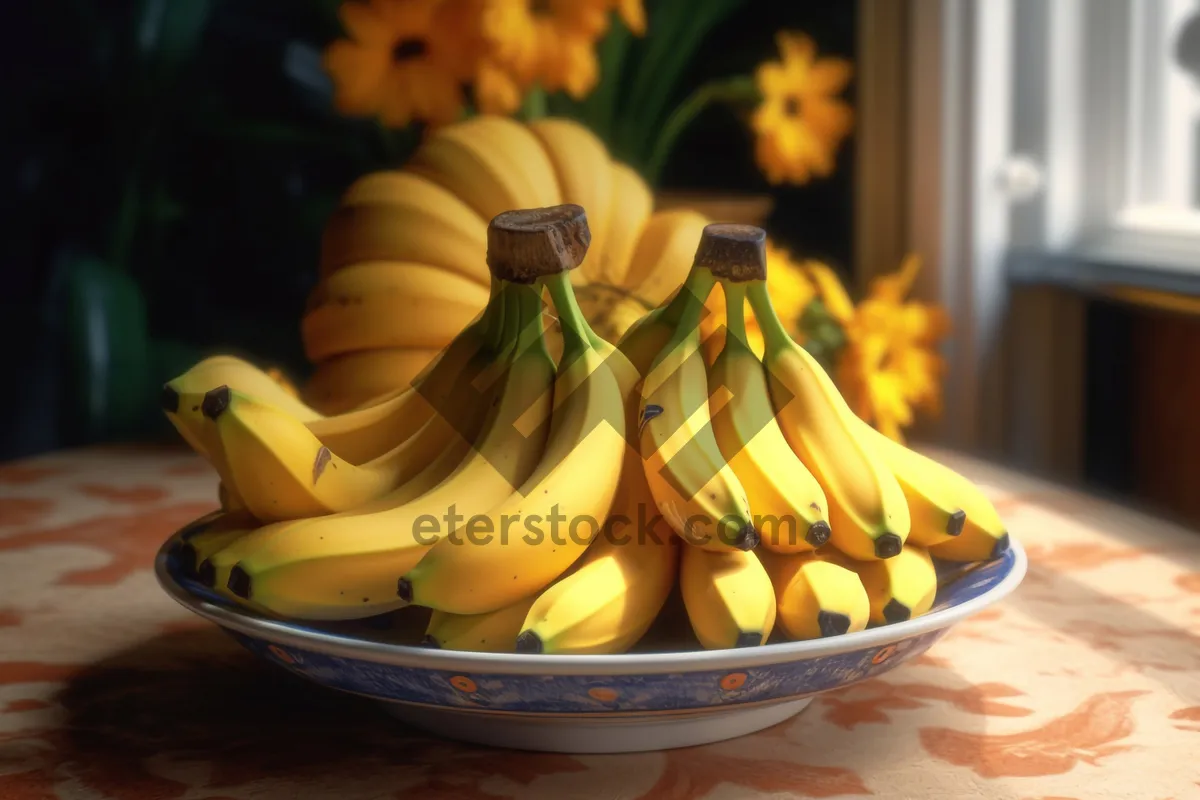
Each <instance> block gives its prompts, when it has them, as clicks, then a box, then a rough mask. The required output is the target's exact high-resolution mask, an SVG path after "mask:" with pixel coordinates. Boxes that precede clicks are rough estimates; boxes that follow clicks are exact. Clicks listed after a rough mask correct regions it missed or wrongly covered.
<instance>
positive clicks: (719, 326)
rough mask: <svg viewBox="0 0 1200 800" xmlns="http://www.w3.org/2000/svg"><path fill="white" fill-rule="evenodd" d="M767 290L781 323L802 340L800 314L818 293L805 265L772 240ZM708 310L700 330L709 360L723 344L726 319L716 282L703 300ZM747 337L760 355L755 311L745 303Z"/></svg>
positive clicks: (769, 252) (760, 343)
mask: <svg viewBox="0 0 1200 800" xmlns="http://www.w3.org/2000/svg"><path fill="white" fill-rule="evenodd" d="M766 251H767V291H768V292H769V293H770V295H771V305H772V306H774V308H775V312H776V313H777V314H778V315H779V318H780V319H781V320H782V321H783V324H784V326H785V327H786V328H787V329H788V331H789V332H790V333H791V334H792V338H794V339H795V340H796V341H798V342H803V341H804V334H803V331H801V330H800V317H801V315H803V313H804V309H805V308H807V307H808V304H809V303H810V302H812V300H813V298H814V297H816V295H817V290H816V287H815V286H814V285H813V282H812V280H811V279H810V277H809V276H808V275H806V274H805V270H804V268H803V267H802V266H801V265H799V264H797V263H796V262H795V261H794V260H793V259H792V256H791V254H790V253H789V252H788V251H787V250H785V249H783V248H781V247H778V246H777V245H776V244H775V243H774V242H771V241H770V240H768V241H767V246H766ZM705 307H706V308H707V309H708V312H709V313H708V314H706V315H705V316H704V319H703V320H702V321H701V322H700V331H701V334H702V335H703V337H704V348H705V355H706V357H707V358H708V360H709V362H710V363H711V362H712V361H714V360H715V359H716V357H717V356H718V355H719V354H720V352H721V348H722V347H724V346H725V323H726V320H727V319H728V318H727V317H726V310H725V293H724V292H723V291H721V288H720V287H719V286H718V287H717V288H715V289H713V293H712V294H711V295H709V296H708V301H707V302H706V303H705ZM745 314H746V338H747V340H748V344H749V345H750V349H752V350H753V351H754V352H755V353H756V354H757V355H758V357H759V358H762V355H763V337H762V330H761V329H760V328H759V326H758V321H757V320H756V319H755V318H754V313H753V312H752V311H751V310H750V306H749V305H748V304H747V305H746V307H745Z"/></svg>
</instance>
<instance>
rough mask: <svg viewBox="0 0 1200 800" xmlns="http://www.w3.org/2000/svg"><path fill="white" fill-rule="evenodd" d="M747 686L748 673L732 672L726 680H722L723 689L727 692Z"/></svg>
mask: <svg viewBox="0 0 1200 800" xmlns="http://www.w3.org/2000/svg"><path fill="white" fill-rule="evenodd" d="M745 684H746V673H744V672H731V673H729V674H728V675H726V676H725V677H724V678H721V688H722V689H724V690H725V691H727V692H732V691H733V690H734V689H740V688H742V687H743V686H744V685H745Z"/></svg>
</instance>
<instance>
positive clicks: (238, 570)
mask: <svg viewBox="0 0 1200 800" xmlns="http://www.w3.org/2000/svg"><path fill="white" fill-rule="evenodd" d="M225 588H227V589H229V591H231V592H233V593H234V594H235V595H237V596H238V597H240V598H242V599H243V600H249V599H250V575H249V574H247V572H246V570H244V569H242V566H241V564H235V565H234V566H233V569H231V570H230V571H229V580H228V581H226V582H225Z"/></svg>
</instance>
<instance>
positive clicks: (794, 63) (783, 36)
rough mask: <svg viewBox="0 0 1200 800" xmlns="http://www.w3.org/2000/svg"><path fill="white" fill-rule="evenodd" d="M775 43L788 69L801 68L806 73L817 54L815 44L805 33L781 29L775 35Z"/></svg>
mask: <svg viewBox="0 0 1200 800" xmlns="http://www.w3.org/2000/svg"><path fill="white" fill-rule="evenodd" d="M775 44H776V46H777V47H778V48H779V53H780V55H781V56H782V57H783V63H784V64H785V65H786V66H787V67H788V68H789V69H799V70H802V71H803V73H804V74H805V75H807V73H808V70H809V68H810V67H811V66H812V63H813V60H814V59H815V58H816V56H817V45H816V43H815V42H814V41H813V40H812V37H811V36H809V35H808V34H806V33H796V32H790V31H781V32H779V33H778V34H776V35H775Z"/></svg>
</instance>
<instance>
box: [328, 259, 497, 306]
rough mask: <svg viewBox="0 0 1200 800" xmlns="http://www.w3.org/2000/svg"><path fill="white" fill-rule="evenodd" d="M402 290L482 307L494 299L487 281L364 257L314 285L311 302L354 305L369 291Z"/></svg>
mask: <svg viewBox="0 0 1200 800" xmlns="http://www.w3.org/2000/svg"><path fill="white" fill-rule="evenodd" d="M397 292H399V293H403V294H405V295H408V296H410V297H419V298H421V300H422V301H424V302H429V303H432V304H435V305H437V304H440V303H457V304H464V305H471V306H474V307H475V309H476V310H477V311H479V310H482V309H483V307H484V306H486V305H487V304H488V301H489V300H490V299H491V298H490V296H489V293H488V287H487V285H480V284H479V283H478V282H477V281H475V280H471V279H468V278H464V277H463V276H461V275H459V274H458V273H455V272H450V271H449V270H446V269H443V268H441V267H435V266H430V265H429V264H416V263H413V262H406V261H365V262H363V263H361V264H354V265H352V266H348V267H346V268H345V269H342V270H339V271H337V272H335V273H334V274H332V275H330V276H329V277H328V278H325V279H324V280H323V281H321V282H320V283H319V284H317V286H316V288H314V289H313V292H312V297H311V298H310V306H313V307H315V306H318V305H321V304H324V303H329V302H334V303H345V304H347V305H352V304H354V303H355V302H357V300H358V299H360V298H365V297H368V296H370V295H376V294H379V295H392V294H395V293H397Z"/></svg>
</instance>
